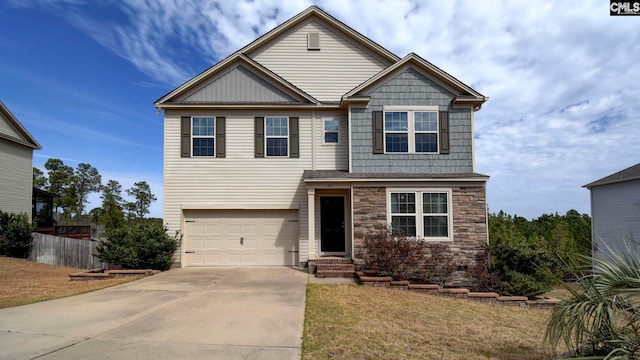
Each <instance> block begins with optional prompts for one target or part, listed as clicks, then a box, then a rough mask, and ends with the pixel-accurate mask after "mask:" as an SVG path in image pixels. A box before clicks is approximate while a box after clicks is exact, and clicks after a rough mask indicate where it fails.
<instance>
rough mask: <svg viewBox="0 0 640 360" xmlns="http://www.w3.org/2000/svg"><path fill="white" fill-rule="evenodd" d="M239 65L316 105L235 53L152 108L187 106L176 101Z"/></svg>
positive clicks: (307, 97)
mask: <svg viewBox="0 0 640 360" xmlns="http://www.w3.org/2000/svg"><path fill="white" fill-rule="evenodd" d="M239 64H241V65H243V66H245V67H246V68H247V69H248V70H249V71H251V72H253V73H254V74H256V75H258V76H259V77H261V78H263V79H265V80H266V81H268V82H270V83H271V84H274V85H277V87H278V88H279V89H280V90H282V91H283V92H284V93H287V94H288V95H291V96H292V97H294V98H298V99H299V100H300V102H307V103H312V104H318V103H319V102H318V100H316V99H315V98H313V96H311V95H309V94H307V93H305V92H304V91H302V90H300V89H299V88H297V87H295V86H294V85H293V84H291V83H290V82H288V81H287V80H285V79H283V78H282V77H280V76H278V75H277V74H275V73H273V72H272V71H270V70H269V69H267V68H265V67H264V66H262V65H260V64H259V63H257V62H256V61H253V60H252V59H250V58H248V57H247V56H245V55H244V54H242V53H239V52H236V53H234V54H232V55H231V56H229V57H227V58H226V59H224V60H222V61H221V62H219V63H217V64H216V65H214V66H212V67H210V68H208V69H207V70H205V71H203V72H201V73H200V74H199V75H197V76H195V77H194V78H192V79H190V80H188V81H187V82H185V83H184V84H182V85H180V86H179V87H177V88H176V89H174V90H173V91H171V92H169V93H167V94H165V95H164V96H163V97H161V98H160V99H158V100H156V101H155V103H154V106H155V107H156V108H158V109H161V108H167V107H172V106H176V105H177V106H180V105H185V104H188V102H181V101H176V100H177V99H180V98H181V97H183V96H185V95H187V94H189V93H190V92H192V91H194V89H197V87H198V86H202V85H204V84H206V83H207V82H208V81H209V80H212V79H214V78H215V77H216V76H218V75H220V74H222V73H224V71H225V70H228V69H231V68H233V67H234V66H238V65H239Z"/></svg>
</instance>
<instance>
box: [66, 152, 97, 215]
mask: <svg viewBox="0 0 640 360" xmlns="http://www.w3.org/2000/svg"><path fill="white" fill-rule="evenodd" d="M73 184H74V186H73V187H74V190H75V195H76V201H75V206H76V209H75V210H76V211H75V212H76V216H77V219H80V216H81V215H82V213H83V212H84V207H85V206H86V205H87V203H88V202H89V200H88V196H89V194H90V193H92V192H97V191H100V188H101V186H102V177H101V176H100V173H98V169H96V168H94V167H93V166H91V165H90V164H87V163H80V164H78V167H77V168H76V170H75V173H74V176H73Z"/></svg>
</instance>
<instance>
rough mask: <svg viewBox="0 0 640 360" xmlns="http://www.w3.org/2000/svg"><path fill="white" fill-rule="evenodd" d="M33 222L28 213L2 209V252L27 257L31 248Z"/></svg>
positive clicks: (0, 236)
mask: <svg viewBox="0 0 640 360" xmlns="http://www.w3.org/2000/svg"><path fill="white" fill-rule="evenodd" d="M32 232H33V224H31V222H30V221H29V216H28V215H27V214H26V213H21V214H10V213H6V212H2V211H0V254H2V255H7V256H11V257H19V258H26V257H27V256H28V255H29V249H30V248H31V243H32V238H31V233H32Z"/></svg>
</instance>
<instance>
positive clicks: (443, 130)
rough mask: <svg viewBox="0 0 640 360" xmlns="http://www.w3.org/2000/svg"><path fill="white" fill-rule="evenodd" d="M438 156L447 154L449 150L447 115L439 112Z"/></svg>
mask: <svg viewBox="0 0 640 360" xmlns="http://www.w3.org/2000/svg"><path fill="white" fill-rule="evenodd" d="M439 118H440V154H448V153H449V152H450V151H451V149H450V146H449V113H448V112H446V111H440V114H439Z"/></svg>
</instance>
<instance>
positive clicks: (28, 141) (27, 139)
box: [0, 101, 42, 150]
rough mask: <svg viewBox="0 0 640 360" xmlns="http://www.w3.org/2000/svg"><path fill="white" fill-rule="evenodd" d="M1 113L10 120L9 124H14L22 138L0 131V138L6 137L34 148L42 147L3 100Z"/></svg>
mask: <svg viewBox="0 0 640 360" xmlns="http://www.w3.org/2000/svg"><path fill="white" fill-rule="evenodd" d="M0 114H2V115H3V117H4V118H5V119H7V121H9V125H11V126H13V127H14V128H15V129H16V130H17V132H18V133H19V134H20V135H21V137H20V138H17V137H15V136H13V135H12V134H5V133H2V132H0V139H5V140H8V141H10V142H12V143H15V144H18V145H22V146H26V147H28V148H31V149H34V150H40V149H42V146H40V144H39V143H38V142H37V141H36V139H35V138H34V137H33V136H31V134H29V132H28V131H27V129H25V128H24V126H22V124H21V123H20V122H19V121H18V119H16V117H15V116H13V114H12V113H11V111H9V109H8V108H7V107H6V106H5V105H4V103H3V102H2V101H0Z"/></svg>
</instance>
